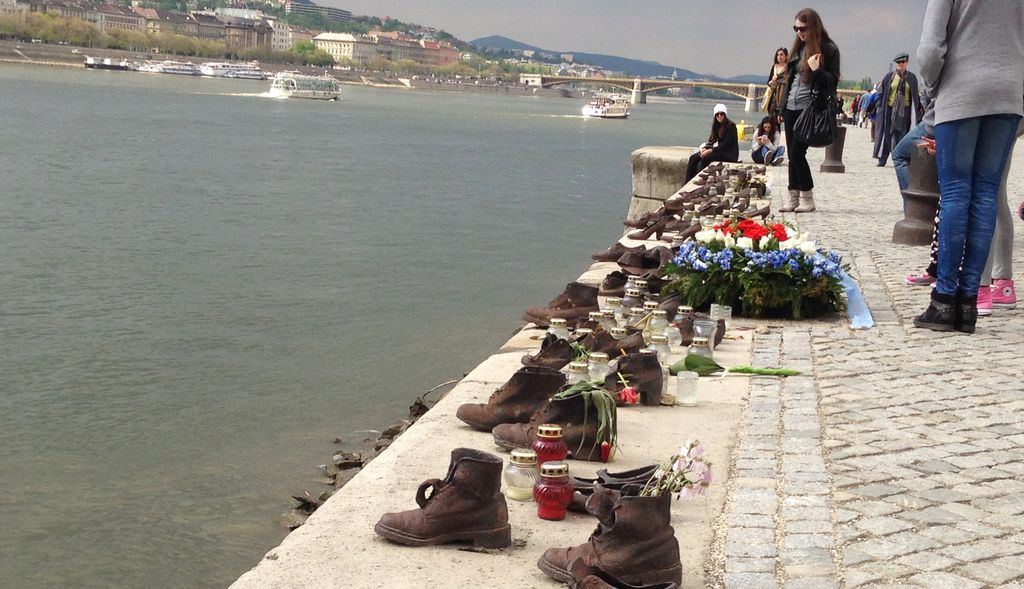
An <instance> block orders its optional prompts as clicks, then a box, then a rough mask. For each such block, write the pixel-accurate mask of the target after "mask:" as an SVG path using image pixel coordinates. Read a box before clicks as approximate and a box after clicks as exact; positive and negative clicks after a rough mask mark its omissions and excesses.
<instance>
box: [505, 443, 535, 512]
mask: <svg viewBox="0 0 1024 589" xmlns="http://www.w3.org/2000/svg"><path fill="white" fill-rule="evenodd" d="M502 476H503V478H504V479H505V496H506V497H508V498H509V499H514V500H515V501H529V500H530V499H532V498H533V487H534V486H535V485H536V484H537V480H538V479H539V476H538V475H537V453H536V452H534V451H533V450H526V449H524V448H516V449H515V450H513V451H512V456H511V457H509V459H508V464H506V465H505V471H504V472H503V473H502Z"/></svg>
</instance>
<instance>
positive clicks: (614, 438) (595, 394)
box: [551, 381, 619, 458]
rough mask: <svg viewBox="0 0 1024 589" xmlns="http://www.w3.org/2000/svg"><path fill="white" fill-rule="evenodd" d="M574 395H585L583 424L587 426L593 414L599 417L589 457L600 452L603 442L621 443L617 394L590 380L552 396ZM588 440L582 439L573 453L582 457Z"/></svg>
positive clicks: (614, 446)
mask: <svg viewBox="0 0 1024 589" xmlns="http://www.w3.org/2000/svg"><path fill="white" fill-rule="evenodd" d="M574 395H581V396H582V397H583V425H584V426H586V425H587V423H589V420H590V419H591V415H592V414H593V415H596V417H597V439H596V440H594V445H593V446H592V447H591V449H590V455H589V456H588V458H593V457H594V452H600V447H601V442H608V444H609V445H610V446H611V447H612V448H616V447H618V445H619V433H618V432H619V420H618V408H617V407H616V405H615V396H614V395H612V394H611V393H610V392H609V391H608V390H607V389H604V388H602V387H600V386H598V383H592V382H588V381H581V382H578V383H576V384H574V385H572V386H570V387H567V388H565V389H563V390H561V391H559V392H557V393H555V394H554V396H552V397H551V398H552V399H565V398H568V397H572V396H574ZM586 442H587V439H586V437H584V438H583V439H581V440H580V447H579V448H577V449H576V450H575V451H574V452H573V454H574V455H576V456H577V457H582V454H581V452H582V451H583V446H584V444H585V443H586Z"/></svg>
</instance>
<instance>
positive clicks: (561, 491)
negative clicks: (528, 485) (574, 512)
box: [533, 461, 573, 521]
mask: <svg viewBox="0 0 1024 589" xmlns="http://www.w3.org/2000/svg"><path fill="white" fill-rule="evenodd" d="M572 494H573V488H572V483H571V482H569V465H568V464H566V463H564V462H558V461H555V462H547V463H545V464H544V465H542V466H541V467H540V480H539V481H537V484H536V485H534V487H533V500H534V501H536V502H537V516H539V517H540V518H541V519H547V520H553V521H558V520H563V519H565V514H566V511H567V510H568V508H569V504H570V503H572Z"/></svg>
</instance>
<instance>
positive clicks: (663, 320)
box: [648, 309, 668, 336]
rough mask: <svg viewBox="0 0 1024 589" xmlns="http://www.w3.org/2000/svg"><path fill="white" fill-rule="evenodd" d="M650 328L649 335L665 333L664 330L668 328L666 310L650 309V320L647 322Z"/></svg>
mask: <svg viewBox="0 0 1024 589" xmlns="http://www.w3.org/2000/svg"><path fill="white" fill-rule="evenodd" d="M648 325H649V326H650V328H651V335H652V336H655V335H667V334H666V333H665V331H666V330H667V329H668V311H666V310H664V309H654V310H653V311H651V321H650V323H648Z"/></svg>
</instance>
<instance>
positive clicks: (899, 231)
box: [892, 147, 939, 245]
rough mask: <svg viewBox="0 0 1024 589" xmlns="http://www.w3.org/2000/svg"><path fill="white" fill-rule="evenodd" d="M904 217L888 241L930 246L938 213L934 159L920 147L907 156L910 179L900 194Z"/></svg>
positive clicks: (937, 191)
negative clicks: (908, 158)
mask: <svg viewBox="0 0 1024 589" xmlns="http://www.w3.org/2000/svg"><path fill="white" fill-rule="evenodd" d="M903 201H904V203H906V206H904V207H903V209H904V212H903V215H904V218H903V220H902V221H899V222H897V223H896V225H894V226H893V228H892V242H893V243H901V244H903V245H930V244H931V242H932V231H933V229H934V227H935V213H936V211H938V210H939V175H938V171H937V169H936V167H935V156H934V155H929V154H928V152H927V151H926V150H925V149H924V148H923V147H918V148H915V149H914V152H913V153H912V154H911V155H910V180H909V182H908V183H907V189H906V190H904V191H903Z"/></svg>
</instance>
